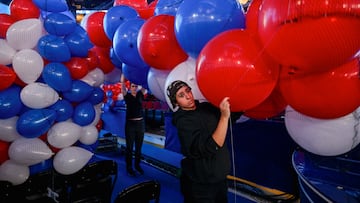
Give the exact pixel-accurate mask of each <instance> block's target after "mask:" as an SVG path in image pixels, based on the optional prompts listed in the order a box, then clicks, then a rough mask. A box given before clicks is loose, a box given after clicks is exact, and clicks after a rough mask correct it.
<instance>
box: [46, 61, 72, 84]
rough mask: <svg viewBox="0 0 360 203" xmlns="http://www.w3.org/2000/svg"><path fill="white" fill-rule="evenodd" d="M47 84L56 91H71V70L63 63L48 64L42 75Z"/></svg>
mask: <svg viewBox="0 0 360 203" xmlns="http://www.w3.org/2000/svg"><path fill="white" fill-rule="evenodd" d="M41 75H42V78H43V80H44V82H45V83H46V84H48V85H49V86H50V87H52V88H53V89H55V90H56V91H68V90H70V89H71V84H72V78H71V74H70V71H69V69H68V68H67V67H66V66H65V65H64V64H62V63H48V64H47V65H46V66H45V67H44V69H43V72H42V73H41Z"/></svg>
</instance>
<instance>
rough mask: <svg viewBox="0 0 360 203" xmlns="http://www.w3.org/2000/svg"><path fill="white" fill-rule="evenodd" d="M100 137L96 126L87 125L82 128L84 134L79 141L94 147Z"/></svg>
mask: <svg viewBox="0 0 360 203" xmlns="http://www.w3.org/2000/svg"><path fill="white" fill-rule="evenodd" d="M98 135H99V132H98V130H97V128H96V126H93V125H87V126H84V127H82V134H81V136H80V138H79V141H80V142H81V143H83V144H85V145H92V144H94V143H95V142H96V141H97V139H98V137H99V136H98Z"/></svg>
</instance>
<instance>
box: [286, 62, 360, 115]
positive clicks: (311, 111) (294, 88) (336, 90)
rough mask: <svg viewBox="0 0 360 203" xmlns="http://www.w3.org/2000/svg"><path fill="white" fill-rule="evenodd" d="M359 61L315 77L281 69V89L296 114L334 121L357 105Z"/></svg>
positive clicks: (359, 91)
mask: <svg viewBox="0 0 360 203" xmlns="http://www.w3.org/2000/svg"><path fill="white" fill-rule="evenodd" d="M359 68H360V65H359V59H354V60H352V61H351V62H348V63H346V64H344V65H342V66H339V67H337V68H334V69H332V70H329V71H328V72H324V73H317V74H293V73H291V72H290V73H288V72H287V71H286V69H284V70H282V71H281V72H282V73H281V74H282V76H281V78H280V80H279V82H280V90H281V93H282V95H283V96H284V98H285V100H286V101H287V103H288V104H289V105H290V106H291V107H292V108H294V109H295V110H296V111H298V112H300V113H302V114H304V115H307V116H310V117H314V118H320V119H333V118H338V117H341V116H345V115H347V114H349V113H351V112H353V111H354V110H355V109H356V108H357V107H359V105H360V80H359V74H360V73H359Z"/></svg>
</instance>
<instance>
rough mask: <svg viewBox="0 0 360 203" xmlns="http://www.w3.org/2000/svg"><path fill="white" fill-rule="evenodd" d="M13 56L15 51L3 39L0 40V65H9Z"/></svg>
mask: <svg viewBox="0 0 360 203" xmlns="http://www.w3.org/2000/svg"><path fill="white" fill-rule="evenodd" d="M15 54H16V50H15V49H14V48H12V47H11V46H10V45H9V44H8V43H7V41H6V40H5V39H0V64H2V65H9V64H11V63H12V60H13V58H14V56H15Z"/></svg>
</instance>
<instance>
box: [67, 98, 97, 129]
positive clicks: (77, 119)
mask: <svg viewBox="0 0 360 203" xmlns="http://www.w3.org/2000/svg"><path fill="white" fill-rule="evenodd" d="M95 114H96V112H95V109H94V106H93V105H92V104H91V103H90V102H87V101H86V102H82V103H79V104H78V105H76V106H75V109H74V114H73V116H72V120H73V122H74V123H76V124H78V125H80V126H86V125H89V124H91V123H92V122H93V121H94V119H95Z"/></svg>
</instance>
